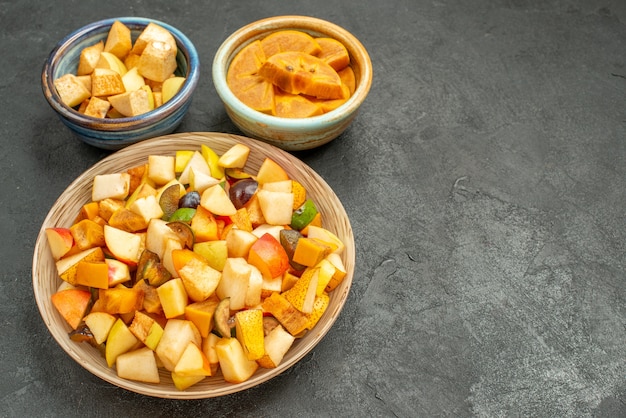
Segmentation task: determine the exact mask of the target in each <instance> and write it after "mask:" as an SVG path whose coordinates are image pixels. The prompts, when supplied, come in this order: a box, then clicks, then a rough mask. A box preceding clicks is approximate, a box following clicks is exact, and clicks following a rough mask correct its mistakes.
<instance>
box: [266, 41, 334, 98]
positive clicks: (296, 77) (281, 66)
mask: <svg viewBox="0 0 626 418" xmlns="http://www.w3.org/2000/svg"><path fill="white" fill-rule="evenodd" d="M259 75H261V76H262V77H263V78H265V79H266V80H267V81H269V82H271V83H272V84H274V85H275V86H277V87H279V88H280V89H282V90H283V91H285V92H287V93H292V94H306V95H308V96H314V97H317V98H318V99H340V98H342V97H343V94H344V93H343V89H342V87H341V78H340V77H339V74H337V72H336V71H335V70H334V69H333V68H332V67H331V66H330V65H328V64H327V63H325V62H324V61H322V60H321V59H319V58H317V57H314V56H312V55H307V54H304V53H302V52H281V53H279V54H275V55H273V56H271V57H269V58H268V59H267V61H265V63H264V64H263V65H262V66H261V68H260V69H259Z"/></svg>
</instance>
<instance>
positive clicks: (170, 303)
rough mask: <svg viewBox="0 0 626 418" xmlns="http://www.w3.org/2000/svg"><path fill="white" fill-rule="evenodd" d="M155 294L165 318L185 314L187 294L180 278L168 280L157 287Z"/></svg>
mask: <svg viewBox="0 0 626 418" xmlns="http://www.w3.org/2000/svg"><path fill="white" fill-rule="evenodd" d="M157 294H158V295H159V300H160V301H161V307H162V309H163V313H164V314H165V317H166V318H176V317H179V316H181V315H184V314H185V306H187V299H188V296H187V291H186V290H185V285H184V284H183V281H182V279H180V278H176V279H171V280H168V281H167V282H165V283H163V284H162V285H161V286H159V287H157Z"/></svg>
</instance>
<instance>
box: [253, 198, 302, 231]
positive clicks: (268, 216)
mask: <svg viewBox="0 0 626 418" xmlns="http://www.w3.org/2000/svg"><path fill="white" fill-rule="evenodd" d="M257 196H258V198H259V205H260V206H261V211H262V212H263V217H264V218H265V221H266V222H267V223H268V224H271V225H288V224H290V223H291V217H292V214H293V193H285V192H272V191H269V190H264V189H261V190H259V191H257Z"/></svg>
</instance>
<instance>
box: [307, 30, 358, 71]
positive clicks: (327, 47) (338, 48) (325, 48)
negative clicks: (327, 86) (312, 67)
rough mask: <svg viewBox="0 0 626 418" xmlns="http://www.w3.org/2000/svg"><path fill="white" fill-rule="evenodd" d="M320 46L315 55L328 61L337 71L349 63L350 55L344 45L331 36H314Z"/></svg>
mask: <svg viewBox="0 0 626 418" xmlns="http://www.w3.org/2000/svg"><path fill="white" fill-rule="evenodd" d="M315 40H316V41H317V43H318V45H319V46H320V48H321V52H320V53H319V54H317V57H318V58H320V59H321V60H322V61H324V62H326V63H328V65H330V66H331V67H333V68H334V69H335V71H337V72H339V71H341V70H343V69H344V68H346V67H347V66H348V65H349V64H350V55H349V54H348V50H347V49H346V47H345V46H344V45H343V44H342V43H341V42H339V41H338V40H336V39H333V38H316V39H315Z"/></svg>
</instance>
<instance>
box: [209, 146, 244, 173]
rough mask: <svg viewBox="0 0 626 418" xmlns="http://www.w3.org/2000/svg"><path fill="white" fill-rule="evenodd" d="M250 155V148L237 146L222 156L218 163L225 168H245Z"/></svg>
mask: <svg viewBox="0 0 626 418" xmlns="http://www.w3.org/2000/svg"><path fill="white" fill-rule="evenodd" d="M249 155H250V148H249V147H248V146H246V145H244V144H235V145H233V146H232V147H230V148H229V149H228V150H227V151H226V152H225V153H223V154H222V156H221V157H220V158H219V160H218V162H217V163H218V164H219V165H220V166H221V167H224V168H243V167H244V166H245V165H246V161H248V156H249Z"/></svg>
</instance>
